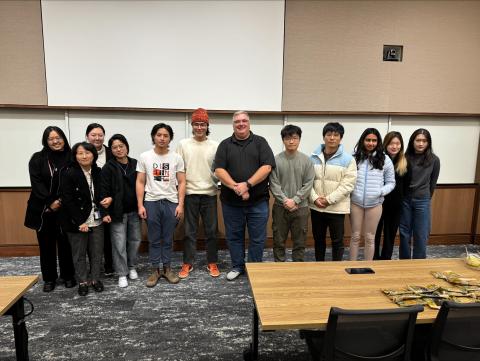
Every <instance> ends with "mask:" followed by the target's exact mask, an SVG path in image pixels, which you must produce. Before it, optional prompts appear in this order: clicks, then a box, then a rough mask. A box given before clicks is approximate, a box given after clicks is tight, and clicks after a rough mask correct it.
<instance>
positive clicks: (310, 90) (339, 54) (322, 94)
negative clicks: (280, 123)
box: [282, 1, 393, 111]
mask: <svg viewBox="0 0 480 361" xmlns="http://www.w3.org/2000/svg"><path fill="white" fill-rule="evenodd" d="M389 8H390V6H389V4H387V3H380V2H356V1H355V2H349V1H287V2H286V24H285V61H284V64H285V65H284V86H283V107H282V109H283V110H289V111H302V110H304V111H315V110H319V111H322V110H325V111H328V110H331V111H335V110H338V111H368V110H373V109H374V110H376V111H387V110H388V103H389V99H388V97H389V92H388V91H389V74H390V70H389V68H390V66H391V64H389V63H383V62H382V61H381V53H382V48H381V46H380V44H383V43H384V42H389V41H390V40H391V37H390V36H388V34H391V33H392V31H393V27H392V24H391V21H390V19H389V17H388V16H385V14H386V13H388V11H387V10H388V9H389Z"/></svg>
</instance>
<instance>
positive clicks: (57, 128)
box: [42, 125, 70, 152]
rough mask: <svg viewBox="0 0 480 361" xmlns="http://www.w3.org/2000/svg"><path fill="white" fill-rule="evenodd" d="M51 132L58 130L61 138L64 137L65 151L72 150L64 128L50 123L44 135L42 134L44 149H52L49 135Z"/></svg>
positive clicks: (46, 150)
mask: <svg viewBox="0 0 480 361" xmlns="http://www.w3.org/2000/svg"><path fill="white" fill-rule="evenodd" d="M51 132H57V134H58V135H59V136H60V138H62V139H63V142H64V143H65V145H64V146H63V152H70V145H69V144H68V140H67V137H66V136H65V133H64V132H63V130H61V129H60V128H59V127H57V126H55V125H49V126H48V127H46V128H45V130H44V131H43V135H42V145H43V151H45V152H48V151H50V147H49V146H48V137H49V136H50V133H51Z"/></svg>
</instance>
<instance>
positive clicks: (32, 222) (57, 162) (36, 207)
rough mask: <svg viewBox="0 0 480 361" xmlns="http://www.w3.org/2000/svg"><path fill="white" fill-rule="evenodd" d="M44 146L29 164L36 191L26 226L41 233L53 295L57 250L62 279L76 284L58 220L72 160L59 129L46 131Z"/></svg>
mask: <svg viewBox="0 0 480 361" xmlns="http://www.w3.org/2000/svg"><path fill="white" fill-rule="evenodd" d="M42 145H43V149H42V150H41V151H40V152H37V153H35V154H33V156H32V158H31V159H30V162H29V163H28V171H29V173H30V183H31V185H32V192H31V193H30V198H29V199H28V205H27V212H26V215H25V226H26V227H28V228H31V229H34V230H35V231H37V239H38V245H39V249H40V267H41V270H42V278H43V281H44V285H43V291H44V292H51V291H53V290H54V289H55V285H56V280H57V277H58V274H57V247H58V265H59V268H60V278H61V279H62V280H63V281H64V282H65V287H67V288H70V287H74V286H75V284H76V283H75V278H74V272H75V271H74V269H73V261H72V253H71V250H70V245H69V243H68V241H67V238H66V235H65V233H63V232H62V229H61V228H60V224H59V219H58V214H59V210H60V209H61V208H62V200H61V198H60V195H59V187H60V179H61V175H62V173H64V171H65V170H66V168H67V165H68V163H69V160H70V146H69V145H68V141H67V138H66V137H65V134H64V133H63V131H62V130H61V129H60V128H58V127H56V126H49V127H47V128H46V129H45V130H44V132H43V135H42Z"/></svg>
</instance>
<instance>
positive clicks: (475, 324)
mask: <svg viewBox="0 0 480 361" xmlns="http://www.w3.org/2000/svg"><path fill="white" fill-rule="evenodd" d="M426 358H427V360H431V361H442V360H445V361H447V360H448V361H450V360H455V361H463V360H465V361H474V360H480V303H470V304H461V303H456V302H452V301H445V302H443V303H442V307H441V308H440V311H438V315H437V318H436V319H435V322H434V323H433V327H432V333H431V336H430V342H429V344H428V346H427V348H426Z"/></svg>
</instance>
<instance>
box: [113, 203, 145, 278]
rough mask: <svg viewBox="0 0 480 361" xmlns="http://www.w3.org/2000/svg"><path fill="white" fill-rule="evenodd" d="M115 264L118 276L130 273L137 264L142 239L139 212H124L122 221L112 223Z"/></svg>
mask: <svg viewBox="0 0 480 361" xmlns="http://www.w3.org/2000/svg"><path fill="white" fill-rule="evenodd" d="M110 239H111V240H112V256H113V266H114V268H115V272H117V274H118V276H126V275H128V271H129V270H130V269H131V268H135V265H136V264H137V251H138V246H139V245H140V241H141V230H140V218H139V217H138V213H137V212H130V213H124V214H123V219H122V221H121V222H112V223H111V224H110Z"/></svg>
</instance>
